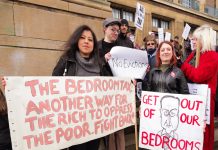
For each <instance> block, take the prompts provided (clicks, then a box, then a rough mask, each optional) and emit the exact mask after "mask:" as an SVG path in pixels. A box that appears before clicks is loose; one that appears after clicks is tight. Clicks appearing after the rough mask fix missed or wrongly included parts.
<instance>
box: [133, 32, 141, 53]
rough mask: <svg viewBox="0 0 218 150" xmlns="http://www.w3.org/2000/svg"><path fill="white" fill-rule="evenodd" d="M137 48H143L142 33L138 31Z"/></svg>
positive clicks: (136, 34)
mask: <svg viewBox="0 0 218 150" xmlns="http://www.w3.org/2000/svg"><path fill="white" fill-rule="evenodd" d="M134 42H135V47H136V48H137V49H138V48H141V47H142V31H141V30H139V29H137V28H136V30H135V41H134Z"/></svg>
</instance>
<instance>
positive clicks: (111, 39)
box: [98, 18, 121, 76]
mask: <svg viewBox="0 0 218 150" xmlns="http://www.w3.org/2000/svg"><path fill="white" fill-rule="evenodd" d="M120 25H121V23H120V20H118V19H114V18H107V19H105V20H104V21H103V30H104V38H103V39H102V40H100V41H99V42H98V48H99V57H100V59H101V60H102V62H103V63H105V66H106V67H105V68H106V70H105V71H104V70H103V71H104V72H103V75H107V76H108V75H109V76H112V75H113V74H112V72H111V69H110V66H109V65H108V63H107V62H108V59H109V58H111V55H110V53H109V52H110V50H111V49H112V47H114V46H118V45H117V38H118V35H119V33H120Z"/></svg>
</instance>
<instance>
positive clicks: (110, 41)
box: [98, 18, 125, 150]
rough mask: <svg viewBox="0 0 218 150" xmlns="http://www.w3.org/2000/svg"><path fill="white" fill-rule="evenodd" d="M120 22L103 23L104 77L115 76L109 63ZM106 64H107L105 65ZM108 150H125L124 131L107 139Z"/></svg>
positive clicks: (100, 51) (108, 21)
mask: <svg viewBox="0 0 218 150" xmlns="http://www.w3.org/2000/svg"><path fill="white" fill-rule="evenodd" d="M120 25H121V23H120V20H118V19H114V18H107V19H105V20H104V21H103V29H104V38H103V39H102V40H100V41H99V42H98V47H99V57H100V59H101V60H102V63H103V65H104V66H105V67H104V68H106V69H103V72H102V75H104V76H108V75H109V76H113V74H112V72H111V69H110V66H109V64H108V63H107V62H108V60H109V59H110V58H111V55H110V50H111V49H112V48H113V47H114V46H118V45H117V38H118V35H119V33H120ZM104 63H105V64H104ZM105 139H106V149H107V150H125V137H124V130H120V131H117V132H115V133H112V134H110V135H108V136H106V137H105Z"/></svg>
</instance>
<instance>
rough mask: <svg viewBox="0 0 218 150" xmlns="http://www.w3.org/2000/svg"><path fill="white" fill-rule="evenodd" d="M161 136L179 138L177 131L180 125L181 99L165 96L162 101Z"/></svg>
mask: <svg viewBox="0 0 218 150" xmlns="http://www.w3.org/2000/svg"><path fill="white" fill-rule="evenodd" d="M160 107H161V108H160V114H161V127H162V128H163V129H162V131H161V135H165V136H167V137H171V138H177V135H176V134H175V131H176V130H177V128H178V125H179V98H177V97H174V96H168V95H167V96H164V97H162V99H161V101H160Z"/></svg>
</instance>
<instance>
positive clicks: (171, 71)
mask: <svg viewBox="0 0 218 150" xmlns="http://www.w3.org/2000/svg"><path fill="white" fill-rule="evenodd" d="M156 60H157V62H156V67H155V68H153V69H152V70H151V71H150V73H149V80H148V83H147V87H146V88H145V89H147V90H149V91H154V92H163V93H178V94H188V93H189V91H188V85H187V82H186V79H185V76H184V75H183V72H182V71H181V70H180V69H179V68H178V67H176V56H175V52H174V49H173V45H172V44H171V43H170V42H168V41H164V42H161V43H160V45H159V47H158V49H157V54H156Z"/></svg>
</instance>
